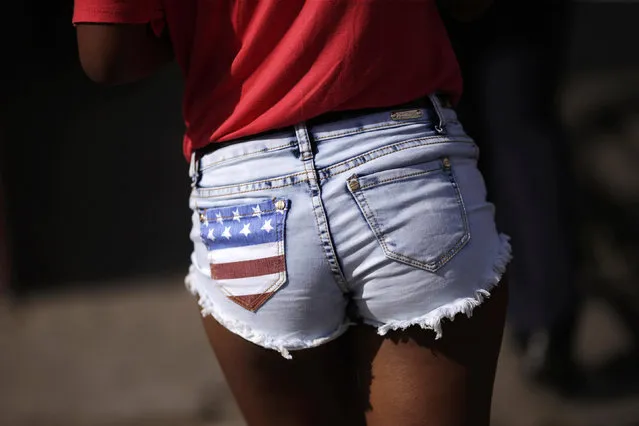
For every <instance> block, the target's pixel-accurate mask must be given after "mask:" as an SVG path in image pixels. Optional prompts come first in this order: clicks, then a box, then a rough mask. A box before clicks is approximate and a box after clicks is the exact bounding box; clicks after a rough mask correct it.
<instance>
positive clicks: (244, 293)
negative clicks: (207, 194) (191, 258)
mask: <svg viewBox="0 0 639 426" xmlns="http://www.w3.org/2000/svg"><path fill="white" fill-rule="evenodd" d="M288 206H289V202H288V201H287V200H283V199H275V200H266V201H263V202H261V203H258V204H244V205H234V206H225V207H213V208H208V209H201V210H200V211H199V213H200V236H201V237H202V241H203V242H204V245H205V246H206V248H207V251H208V260H209V264H210V268H211V278H212V279H213V281H214V282H215V284H216V285H217V286H218V288H219V289H220V290H221V291H222V292H223V293H224V294H225V295H226V297H228V298H229V299H230V300H231V301H233V302H235V303H237V304H238V305H240V306H242V307H243V308H245V309H247V310H249V311H252V312H255V311H257V310H258V309H259V308H260V307H261V306H262V305H263V304H264V303H266V301H267V300H268V299H270V298H271V297H272V296H273V295H274V294H275V292H276V291H277V290H279V289H280V288H281V287H282V285H284V283H285V282H286V256H285V252H284V249H285V245H284V231H285V228H286V216H287V213H288Z"/></svg>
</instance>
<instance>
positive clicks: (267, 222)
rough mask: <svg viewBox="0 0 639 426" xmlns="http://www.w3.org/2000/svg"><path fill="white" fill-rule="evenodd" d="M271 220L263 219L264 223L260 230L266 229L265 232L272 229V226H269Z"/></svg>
mask: <svg viewBox="0 0 639 426" xmlns="http://www.w3.org/2000/svg"><path fill="white" fill-rule="evenodd" d="M271 220H272V219H269V220H265V221H264V225H262V227H261V228H260V229H261V230H262V231H266V232H267V233H269V232H271V231H272V230H273V227H272V226H271Z"/></svg>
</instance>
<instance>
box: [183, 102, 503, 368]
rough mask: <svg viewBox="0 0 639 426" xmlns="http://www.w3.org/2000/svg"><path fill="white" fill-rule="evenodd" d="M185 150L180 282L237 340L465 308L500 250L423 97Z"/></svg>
mask: <svg viewBox="0 0 639 426" xmlns="http://www.w3.org/2000/svg"><path fill="white" fill-rule="evenodd" d="M429 99H430V104H428V105H426V106H424V107H421V108H413V109H389V110H381V111H376V112H373V113H370V114H363V115H360V116H355V117H350V118H343V119H337V120H335V121H329V122H323V123H321V124H311V123H300V124H298V125H296V126H294V127H291V128H290V129H288V130H286V129H285V130H281V131H276V132H271V133H268V134H263V135H257V136H255V137H252V138H248V139H246V140H242V141H238V142H235V143H232V144H223V145H221V146H219V147H215V149H212V150H210V152H207V153H206V154H202V155H197V154H195V155H194V156H193V159H192V162H191V171H190V174H191V179H192V184H193V189H192V194H191V197H190V207H191V209H192V211H193V228H192V231H191V239H192V241H193V243H194V251H193V254H192V256H191V267H190V272H189V275H188V276H187V279H186V283H187V287H188V288H189V290H191V291H192V292H193V293H194V294H195V295H197V296H199V303H200V306H201V308H202V314H203V315H212V316H213V317H214V318H215V319H216V320H217V321H218V322H219V323H221V324H222V325H223V326H225V327H226V328H227V329H228V330H230V331H231V332H233V333H236V334H238V335H239V336H241V337H243V338H244V339H246V340H248V341H250V342H253V343H255V344H257V345H260V346H262V347H265V348H270V349H274V350H277V351H279V352H280V353H281V354H282V355H283V356H284V357H286V358H290V357H291V355H290V351H294V350H299V349H305V348H312V347H315V346H318V345H321V344H323V343H325V342H328V341H330V340H332V339H335V338H337V337H338V336H340V335H341V334H342V333H344V332H345V331H346V329H347V328H348V327H349V326H350V325H352V324H360V323H364V324H369V325H371V326H374V327H376V328H377V330H378V333H379V334H381V335H383V334H385V333H387V332H388V331H390V330H398V329H399V330H401V329H405V328H407V327H409V326H414V325H415V326H420V327H422V328H424V329H428V330H433V332H434V333H435V334H436V337H437V338H439V337H441V336H442V320H443V319H446V318H447V319H451V320H452V319H453V318H454V317H455V316H456V315H457V314H465V315H468V316H470V315H471V313H472V310H473V308H474V307H476V306H477V305H479V304H480V303H482V301H483V299H484V298H485V297H487V296H489V292H490V290H491V289H492V288H493V287H494V286H495V285H497V283H498V282H499V280H500V278H501V276H502V274H503V272H504V270H505V268H506V265H507V263H508V261H509V260H510V245H509V243H508V237H506V236H504V235H500V234H498V232H497V230H496V228H495V221H494V207H493V205H492V204H490V203H489V202H487V201H486V189H485V186H484V181H483V178H482V176H481V174H480V172H479V170H478V169H477V157H478V149H477V146H476V145H475V144H474V142H473V141H472V139H470V138H469V137H468V136H467V135H466V134H465V133H464V130H463V128H462V126H461V124H460V123H459V122H458V121H457V118H456V114H455V112H454V110H452V109H449V108H444V107H443V106H442V104H441V102H440V101H439V100H438V98H437V97H435V96H430V97H429Z"/></svg>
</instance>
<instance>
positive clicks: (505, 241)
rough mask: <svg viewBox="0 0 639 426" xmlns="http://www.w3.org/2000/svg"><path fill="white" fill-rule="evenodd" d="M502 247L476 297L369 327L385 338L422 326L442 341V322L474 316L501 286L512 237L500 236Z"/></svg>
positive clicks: (458, 300)
mask: <svg viewBox="0 0 639 426" xmlns="http://www.w3.org/2000/svg"><path fill="white" fill-rule="evenodd" d="M499 239H500V247H499V252H498V254H497V259H496V260H495V263H494V264H493V267H492V271H491V272H490V274H489V276H488V277H486V278H485V281H484V283H485V284H486V288H481V289H478V290H475V296H474V297H468V298H464V299H457V300H455V301H454V302H452V303H449V304H447V305H444V306H441V307H439V308H437V309H435V310H433V311H431V312H429V313H427V314H426V315H423V316H421V317H418V318H415V319H411V320H403V321H389V322H388V323H386V324H383V325H379V323H377V324H372V323H369V325H373V326H377V334H379V335H380V336H384V335H385V334H386V333H388V332H389V331H395V330H405V329H407V328H408V327H412V326H420V327H421V328H423V329H424V330H433V331H434V332H435V339H440V338H441V337H442V335H443V332H442V321H443V320H444V319H449V320H451V321H453V320H454V319H455V316H457V315H458V314H464V315H466V316H467V317H468V318H470V317H471V316H472V315H473V310H474V309H475V308H476V307H477V306H479V305H481V304H482V303H484V301H485V300H486V299H488V298H489V297H490V292H491V291H492V290H493V289H494V288H495V287H496V286H497V285H498V284H499V282H500V281H501V279H502V277H503V275H504V273H505V272H506V266H507V265H508V263H509V262H510V260H511V259H512V254H511V250H512V249H511V246H510V237H508V236H507V235H505V234H500V235H499Z"/></svg>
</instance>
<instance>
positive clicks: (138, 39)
mask: <svg viewBox="0 0 639 426" xmlns="http://www.w3.org/2000/svg"><path fill="white" fill-rule="evenodd" d="M77 33H78V48H79V52H80V62H81V63H82V68H83V69H84V71H85V72H86V74H87V75H88V76H89V78H90V79H91V80H93V81H95V82H98V83H103V84H124V83H130V82H133V81H137V80H140V79H142V78H144V77H147V76H148V75H150V74H152V73H153V72H154V71H156V70H157V69H158V68H160V67H161V66H162V65H164V64H166V63H168V62H170V61H171V60H172V59H173V51H172V49H171V44H170V42H169V40H168V37H157V36H155V34H153V31H152V30H151V28H150V25H148V24H78V25H77Z"/></svg>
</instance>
